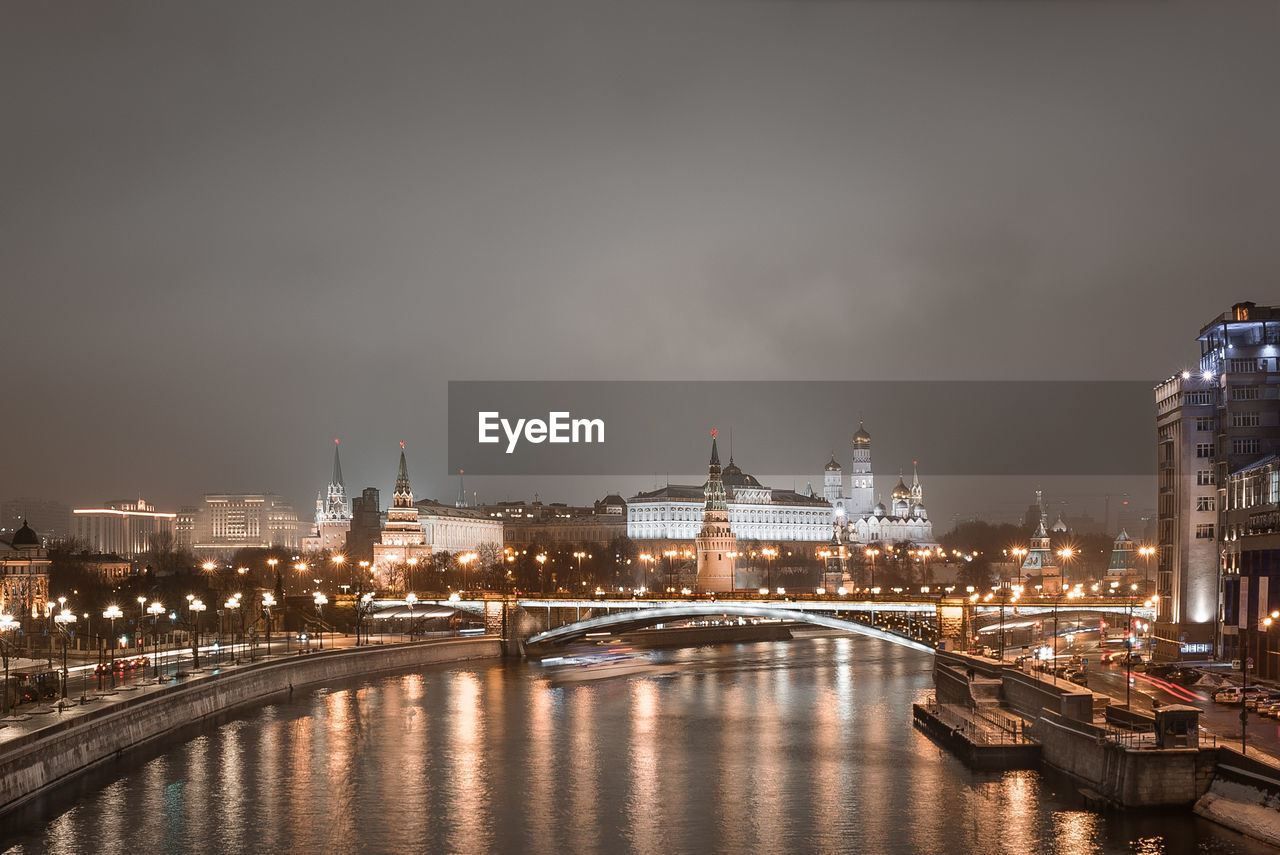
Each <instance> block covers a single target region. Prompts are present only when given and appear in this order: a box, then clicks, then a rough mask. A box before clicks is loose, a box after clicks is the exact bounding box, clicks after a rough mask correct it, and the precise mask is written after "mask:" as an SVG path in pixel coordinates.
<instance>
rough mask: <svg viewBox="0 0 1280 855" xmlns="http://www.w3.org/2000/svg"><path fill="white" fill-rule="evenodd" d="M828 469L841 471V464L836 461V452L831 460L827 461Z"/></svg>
mask: <svg viewBox="0 0 1280 855" xmlns="http://www.w3.org/2000/svg"><path fill="white" fill-rule="evenodd" d="M826 471H828V472H839V471H840V464H839V463H837V462H836V456H835V455H834V454H833V455H831V460H830V461H829V462H828V463H827V467H826Z"/></svg>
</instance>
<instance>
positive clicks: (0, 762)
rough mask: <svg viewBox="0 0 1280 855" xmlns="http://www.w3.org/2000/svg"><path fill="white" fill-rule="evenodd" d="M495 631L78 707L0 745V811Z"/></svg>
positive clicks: (443, 656) (445, 655)
mask: <svg viewBox="0 0 1280 855" xmlns="http://www.w3.org/2000/svg"><path fill="white" fill-rule="evenodd" d="M501 652H502V651H501V641H500V639H498V638H495V637H488V636H485V637H478V638H466V639H442V640H432V641H420V642H408V643H402V644H388V645H381V644H375V645H370V646H365V647H355V648H346V649H337V650H326V651H324V652H314V653H310V654H307V655H302V656H294V657H285V658H279V659H273V660H267V661H263V662H256V663H251V664H243V665H236V666H230V667H225V668H219V669H216V670H213V671H210V672H207V673H203V674H193V675H191V676H188V677H187V678H185V679H183V680H181V681H175V682H172V683H169V684H167V685H164V686H157V687H150V688H148V689H147V690H145V692H143V691H139V692H137V693H119V694H117V695H113V696H110V699H104V700H102V701H101V702H100V703H101V704H102V705H101V706H96V705H95V706H92V707H79V708H76V711H75V713H74V714H71V713H65V714H58V713H56V714H53V715H55V716H57V715H62V716H64V717H63V718H61V719H60V720H56V721H52V722H50V723H49V724H47V725H45V726H40V727H36V728H34V729H27V730H25V732H22V733H21V734H20V735H15V736H13V737H12V738H10V739H7V740H5V741H4V742H3V743H2V744H0V816H3V815H5V814H7V813H9V812H10V811H13V810H14V809H15V808H17V807H19V806H20V805H22V804H24V803H26V802H27V801H29V800H31V799H33V798H35V797H37V796H39V795H40V794H42V793H45V792H47V791H49V790H51V789H52V788H54V787H56V786H59V785H61V784H63V783H66V782H68V781H70V780H71V779H73V778H74V777H76V776H77V775H80V774H83V773H84V772H87V771H89V770H91V769H98V768H102V767H103V766H105V765H107V764H112V763H116V762H118V761H120V760H121V759H122V758H123V757H125V756H126V755H127V754H128V753H129V752H132V751H135V750H137V749H139V748H141V747H143V746H145V745H147V744H149V743H153V742H155V741H157V740H160V739H163V738H164V737H166V736H169V735H170V734H173V733H176V732H178V731H180V730H182V729H184V728H190V727H192V726H193V725H200V724H202V723H211V722H216V721H218V720H220V719H221V718H223V717H225V716H227V715H228V714H230V713H234V712H235V711H237V710H242V709H244V708H247V707H251V706H254V705H256V704H260V703H265V702H268V701H270V700H271V699H272V698H273V697H288V696H290V695H291V694H292V693H293V692H294V690H296V689H300V688H303V687H306V686H314V685H321V684H324V683H327V682H330V681H336V680H341V679H344V678H348V677H359V676H364V675H368V674H376V673H379V672H384V671H395V670H400V669H404V668H413V667H417V666H425V665H435V664H440V663H445V662H459V661H466V660H471V659H487V658H497V657H499V656H500V655H501Z"/></svg>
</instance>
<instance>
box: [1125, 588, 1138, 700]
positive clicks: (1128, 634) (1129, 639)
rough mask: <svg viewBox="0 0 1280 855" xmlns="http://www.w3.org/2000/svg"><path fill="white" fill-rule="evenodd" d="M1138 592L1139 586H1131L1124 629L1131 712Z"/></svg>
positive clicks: (1126, 676) (1127, 683) (1127, 694)
mask: <svg viewBox="0 0 1280 855" xmlns="http://www.w3.org/2000/svg"><path fill="white" fill-rule="evenodd" d="M1137 592H1138V585H1137V583H1134V584H1132V585H1130V586H1129V608H1128V616H1127V618H1126V624H1127V625H1126V626H1125V628H1124V667H1125V674H1124V708H1125V711H1126V712H1127V711H1128V710H1129V695H1130V690H1131V689H1132V688H1133V596H1134V594H1136V593H1137Z"/></svg>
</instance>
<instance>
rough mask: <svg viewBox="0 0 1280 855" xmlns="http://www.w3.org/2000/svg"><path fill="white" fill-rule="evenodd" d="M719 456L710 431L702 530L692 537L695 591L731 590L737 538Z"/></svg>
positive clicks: (714, 438) (714, 434)
mask: <svg viewBox="0 0 1280 855" xmlns="http://www.w3.org/2000/svg"><path fill="white" fill-rule="evenodd" d="M720 476H721V473H720V453H719V451H718V450H717V449H716V432H715V431H712V432H711V460H710V462H709V463H708V464H707V483H706V486H705V487H704V488H703V506H702V527H701V528H700V529H699V530H698V535H697V537H696V538H694V543H695V544H696V548H697V555H698V589H699V590H702V591H717V592H723V591H732V590H733V588H734V580H733V558H734V553H735V552H737V549H738V539H737V538H736V537H734V536H733V529H732V528H730V526H729V505H728V503H727V502H726V501H725V492H724V481H722V480H721V477H720Z"/></svg>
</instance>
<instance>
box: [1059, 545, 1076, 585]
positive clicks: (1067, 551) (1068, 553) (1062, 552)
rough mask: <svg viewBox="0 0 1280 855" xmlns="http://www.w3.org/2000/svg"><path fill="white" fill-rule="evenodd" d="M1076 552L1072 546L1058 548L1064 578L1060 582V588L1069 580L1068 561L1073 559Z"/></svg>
mask: <svg viewBox="0 0 1280 855" xmlns="http://www.w3.org/2000/svg"><path fill="white" fill-rule="evenodd" d="M1075 554H1076V551H1075V550H1074V549H1072V548H1071V547H1070V546H1064V547H1062V548H1061V549H1059V550H1058V557H1059V558H1061V559H1062V578H1061V580H1060V581H1059V582H1058V587H1059V588H1061V587H1062V585H1063V584H1065V583H1066V581H1067V563H1068V562H1069V561H1071V557H1072V556H1073V555H1075Z"/></svg>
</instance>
